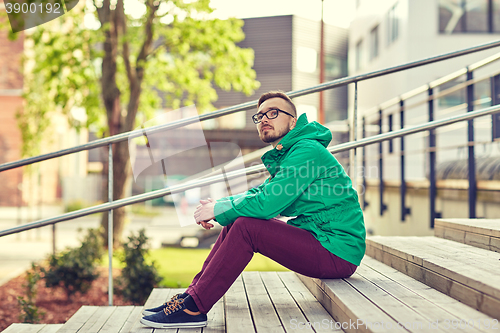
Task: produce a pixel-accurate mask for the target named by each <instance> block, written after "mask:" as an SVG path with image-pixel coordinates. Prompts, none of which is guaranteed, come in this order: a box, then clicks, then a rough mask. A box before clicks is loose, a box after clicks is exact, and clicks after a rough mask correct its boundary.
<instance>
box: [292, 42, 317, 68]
mask: <svg viewBox="0 0 500 333" xmlns="http://www.w3.org/2000/svg"><path fill="white" fill-rule="evenodd" d="M317 64H318V52H316V50H314V49H311V48H310V47H303V46H299V47H298V48H297V69H298V70H299V71H301V72H304V73H314V72H315V71H316V67H317V66H318V65H317Z"/></svg>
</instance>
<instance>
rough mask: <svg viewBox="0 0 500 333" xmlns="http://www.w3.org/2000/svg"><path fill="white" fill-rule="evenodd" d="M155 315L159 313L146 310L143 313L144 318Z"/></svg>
mask: <svg viewBox="0 0 500 333" xmlns="http://www.w3.org/2000/svg"><path fill="white" fill-rule="evenodd" d="M160 311H163V310H160ZM155 313H157V312H153V311H146V310H144V311H142V315H143V316H151V315H154V314H155Z"/></svg>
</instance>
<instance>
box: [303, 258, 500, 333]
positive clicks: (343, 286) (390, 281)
mask: <svg viewBox="0 0 500 333" xmlns="http://www.w3.org/2000/svg"><path fill="white" fill-rule="evenodd" d="M301 279H302V280H303V281H305V283H306V285H308V287H309V288H310V289H312V290H316V292H315V295H316V297H317V298H318V299H319V300H320V301H322V303H323V305H324V306H325V308H327V309H330V311H331V313H332V315H333V316H334V318H335V319H336V320H337V321H339V322H345V321H346V320H350V321H351V322H356V323H360V322H359V320H361V321H362V322H364V323H365V325H367V327H366V326H365V325H361V326H359V325H358V324H356V326H355V327H354V328H355V329H356V330H357V331H368V330H370V331H372V332H376V331H380V332H382V331H383V332H385V331H389V330H393V329H399V328H400V327H398V325H403V326H405V324H406V326H405V328H406V330H408V331H410V332H417V331H418V332H421V331H433V332H434V331H436V332H446V331H448V330H449V329H450V328H451V325H452V323H453V321H455V322H456V321H458V322H460V320H463V319H464V318H467V320H469V322H470V324H469V326H468V327H463V328H464V329H460V328H458V329H457V331H467V332H481V331H482V330H481V329H483V331H484V327H485V326H484V324H491V323H493V322H494V320H495V319H494V318H492V317H490V316H488V315H486V314H483V313H481V312H479V311H477V310H475V309H473V308H471V307H469V306H467V305H465V304H463V303H461V302H459V301H457V300H455V299H453V298H451V297H449V296H447V295H445V294H443V293H440V292H438V291H437V290H435V289H432V288H429V287H428V286H427V285H425V284H423V283H421V282H419V281H417V280H415V279H412V278H411V277H409V276H407V275H405V274H403V273H401V272H399V271H397V270H395V269H393V268H392V267H390V266H388V265H385V264H383V263H381V262H379V261H377V260H375V259H373V258H370V257H368V256H365V258H364V259H363V261H362V263H361V265H360V267H359V268H358V270H357V271H356V273H355V274H354V275H353V276H352V277H350V278H348V279H324V280H321V279H312V278H308V277H304V276H301ZM311 281H313V283H311ZM315 288H316V289H315ZM322 294H326V295H327V296H328V297H324V296H323V295H322ZM473 323H475V325H474V324H473ZM391 325H392V326H391ZM481 325H482V326H481ZM480 326H481V327H480Z"/></svg>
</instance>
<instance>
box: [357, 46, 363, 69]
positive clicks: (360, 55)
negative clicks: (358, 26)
mask: <svg viewBox="0 0 500 333" xmlns="http://www.w3.org/2000/svg"><path fill="white" fill-rule="evenodd" d="M362 60H363V40H362V39H360V40H359V42H358V43H357V44H356V62H355V65H356V70H360V69H361V62H362Z"/></svg>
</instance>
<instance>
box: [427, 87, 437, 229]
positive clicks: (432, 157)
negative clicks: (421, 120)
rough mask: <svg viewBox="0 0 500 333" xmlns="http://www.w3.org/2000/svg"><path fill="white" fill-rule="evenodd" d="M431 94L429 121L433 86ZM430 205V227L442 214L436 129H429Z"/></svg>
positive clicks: (432, 102)
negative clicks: (439, 211) (437, 184)
mask: <svg viewBox="0 0 500 333" xmlns="http://www.w3.org/2000/svg"><path fill="white" fill-rule="evenodd" d="M428 95H429V101H428V106H429V110H428V111H429V121H433V120H434V91H433V89H432V88H431V87H429V90H428ZM428 146H429V206H430V219H431V221H430V227H431V228H434V219H435V218H436V217H438V216H439V215H440V214H438V213H436V196H437V186H436V131H435V130H433V129H432V130H430V131H429V145H428Z"/></svg>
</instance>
